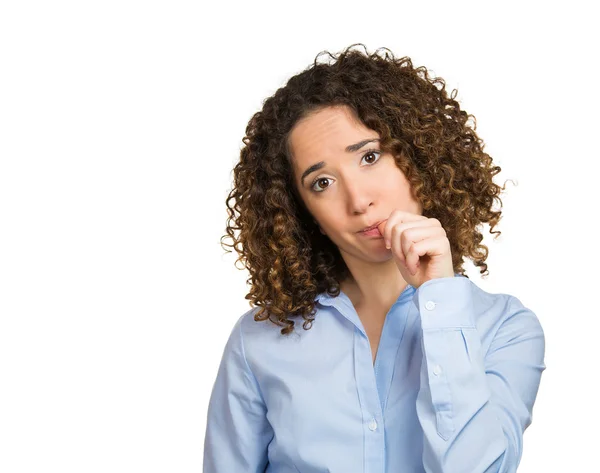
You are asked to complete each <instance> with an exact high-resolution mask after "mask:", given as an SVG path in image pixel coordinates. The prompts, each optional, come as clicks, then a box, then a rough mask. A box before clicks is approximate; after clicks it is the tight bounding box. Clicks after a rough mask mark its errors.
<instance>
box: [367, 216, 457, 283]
mask: <svg viewBox="0 0 600 473" xmlns="http://www.w3.org/2000/svg"><path fill="white" fill-rule="evenodd" d="M377 228H378V229H379V232H380V233H381V234H382V235H383V238H384V241H385V242H386V248H389V249H391V251H392V254H393V256H394V259H395V261H396V266H398V269H399V270H400V273H402V278H403V279H404V280H405V281H406V282H407V283H408V284H410V285H411V286H413V287H414V288H418V287H419V286H420V285H421V284H423V283H424V282H425V281H429V280H430V279H435V278H451V277H454V267H453V265H452V252H451V250H450V242H449V241H448V238H447V237H446V230H444V228H443V227H442V224H441V223H440V221H439V220H438V219H436V218H428V217H424V216H423V215H418V214H413V213H409V212H405V211H402V210H394V211H393V212H392V213H391V214H390V216H389V217H388V219H387V220H384V221H383V222H381V223H380V224H379V225H378V226H377ZM387 243H390V244H389V245H388V244H387ZM390 246H391V248H390Z"/></svg>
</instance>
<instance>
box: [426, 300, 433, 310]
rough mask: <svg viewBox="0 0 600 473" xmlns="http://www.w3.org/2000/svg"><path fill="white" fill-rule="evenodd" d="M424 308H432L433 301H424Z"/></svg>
mask: <svg viewBox="0 0 600 473" xmlns="http://www.w3.org/2000/svg"><path fill="white" fill-rule="evenodd" d="M425 308H426V309H427V310H433V309H434V308H435V302H433V301H427V302H426V303H425Z"/></svg>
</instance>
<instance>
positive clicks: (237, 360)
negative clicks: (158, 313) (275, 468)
mask: <svg viewBox="0 0 600 473" xmlns="http://www.w3.org/2000/svg"><path fill="white" fill-rule="evenodd" d="M245 315H246V314H244V315H243V316H242V317H240V319H239V320H238V321H237V323H236V324H235V326H234V328H233V330H232V331H231V335H230V336H229V339H228V341H227V344H226V345H225V350H224V352H223V357H222V359H221V364H220V365H219V370H218V373H217V379H216V381H215V384H214V386H213V389H212V393H211V397H210V401H209V406H208V415H207V424H206V436H205V439H204V463H203V470H202V471H203V473H232V472H248V473H259V472H260V473H264V471H265V468H266V465H267V463H268V459H267V446H268V444H269V442H270V441H271V439H272V438H273V431H272V429H271V426H270V424H269V422H268V420H267V418H266V411H267V410H266V407H265V403H264V401H263V398H262V395H261V393H260V389H259V387H258V384H257V382H256V379H255V378H254V375H253V374H252V371H251V370H250V367H249V366H248V364H247V362H246V357H245V354H244V342H243V338H242V332H241V321H242V318H243V317H244V316H245Z"/></svg>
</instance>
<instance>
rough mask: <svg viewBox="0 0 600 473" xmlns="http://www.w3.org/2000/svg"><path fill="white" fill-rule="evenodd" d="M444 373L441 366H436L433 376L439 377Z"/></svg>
mask: <svg viewBox="0 0 600 473" xmlns="http://www.w3.org/2000/svg"><path fill="white" fill-rule="evenodd" d="M441 372H442V367H441V366H440V365H435V367H434V368H433V374H434V375H436V376H439V375H440V374H441Z"/></svg>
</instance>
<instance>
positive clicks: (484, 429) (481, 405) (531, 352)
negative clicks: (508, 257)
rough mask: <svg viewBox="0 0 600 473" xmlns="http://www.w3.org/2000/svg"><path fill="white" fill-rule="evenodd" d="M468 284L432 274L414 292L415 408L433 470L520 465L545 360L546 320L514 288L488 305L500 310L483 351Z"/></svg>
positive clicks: (471, 471) (500, 471)
mask: <svg viewBox="0 0 600 473" xmlns="http://www.w3.org/2000/svg"><path fill="white" fill-rule="evenodd" d="M471 284H473V283H472V282H471V281H470V280H469V279H468V278H464V277H454V278H439V279H433V280H430V281H427V282H426V283H424V284H422V285H421V286H420V287H419V288H418V290H417V292H416V293H415V295H414V299H413V300H414V301H415V304H416V306H417V307H418V309H419V312H420V315H421V322H422V329H423V338H422V350H423V362H422V365H421V388H420V390H419V393H418V396H417V415H418V418H419V422H420V423H421V426H422V428H423V432H424V442H423V465H424V468H425V471H427V472H428V473H449V472H451V473H460V472H465V473H467V472H468V473H483V472H489V473H491V472H494V473H509V472H516V471H517V466H518V464H519V462H520V460H521V455H522V452H523V433H524V431H525V429H526V428H527V427H528V426H529V425H530V424H531V419H532V410H533V404H534V401H535V398H536V396H537V391H538V387H539V384H540V378H541V374H542V371H544V369H545V368H546V366H545V364H544V351H545V340H544V333H543V330H542V327H541V325H540V323H539V321H538V319H537V317H536V316H535V314H534V313H533V312H532V311H530V310H529V309H527V308H525V307H524V306H523V304H522V303H521V302H520V301H519V300H518V299H517V298H515V297H513V296H507V295H503V294H502V295H498V296H499V299H498V305H496V306H494V307H493V308H491V309H489V310H492V311H497V312H498V314H500V317H499V318H498V323H497V330H496V332H495V334H494V335H493V340H492V342H491V345H490V347H489V349H488V351H487V353H483V352H482V346H481V338H480V334H479V333H478V331H477V328H476V326H475V322H474V321H475V311H476V307H475V306H474V304H475V301H474V298H473V296H472V287H471ZM479 310H481V308H480V309H479ZM489 315H493V314H492V313H489Z"/></svg>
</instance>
